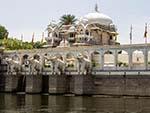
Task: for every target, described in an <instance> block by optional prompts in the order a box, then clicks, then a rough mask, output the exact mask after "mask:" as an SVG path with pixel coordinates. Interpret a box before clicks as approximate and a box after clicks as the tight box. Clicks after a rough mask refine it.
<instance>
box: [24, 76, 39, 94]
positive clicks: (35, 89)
mask: <svg viewBox="0 0 150 113" xmlns="http://www.w3.org/2000/svg"><path fill="white" fill-rule="evenodd" d="M25 90H26V93H32V94H34V93H41V92H42V75H26V88H25Z"/></svg>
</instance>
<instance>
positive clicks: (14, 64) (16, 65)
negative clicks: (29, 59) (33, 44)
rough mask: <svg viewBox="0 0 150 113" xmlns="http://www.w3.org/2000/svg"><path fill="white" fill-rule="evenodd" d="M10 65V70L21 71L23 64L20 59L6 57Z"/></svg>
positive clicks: (6, 61)
mask: <svg viewBox="0 0 150 113" xmlns="http://www.w3.org/2000/svg"><path fill="white" fill-rule="evenodd" d="M3 62H5V63H6V64H7V65H8V72H20V71H21V64H20V61H19V60H15V59H13V58H8V57H6V58H5V59H4V61H3Z"/></svg>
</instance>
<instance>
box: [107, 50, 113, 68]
mask: <svg viewBox="0 0 150 113" xmlns="http://www.w3.org/2000/svg"><path fill="white" fill-rule="evenodd" d="M114 66H115V56H114V54H113V52H112V51H111V50H107V51H105V52H104V67H114Z"/></svg>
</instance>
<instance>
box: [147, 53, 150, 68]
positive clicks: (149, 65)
mask: <svg viewBox="0 0 150 113" xmlns="http://www.w3.org/2000/svg"><path fill="white" fill-rule="evenodd" d="M147 54H148V67H150V51H148V53H147Z"/></svg>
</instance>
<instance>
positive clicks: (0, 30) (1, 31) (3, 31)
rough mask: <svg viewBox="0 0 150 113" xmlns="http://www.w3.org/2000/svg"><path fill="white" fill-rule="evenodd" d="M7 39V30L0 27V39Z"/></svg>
mask: <svg viewBox="0 0 150 113" xmlns="http://www.w3.org/2000/svg"><path fill="white" fill-rule="evenodd" d="M7 37H8V31H7V29H6V28H5V27H4V26H2V25H0V39H4V38H7Z"/></svg>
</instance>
